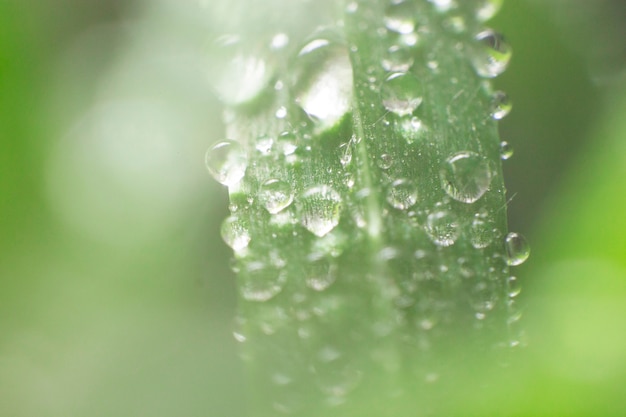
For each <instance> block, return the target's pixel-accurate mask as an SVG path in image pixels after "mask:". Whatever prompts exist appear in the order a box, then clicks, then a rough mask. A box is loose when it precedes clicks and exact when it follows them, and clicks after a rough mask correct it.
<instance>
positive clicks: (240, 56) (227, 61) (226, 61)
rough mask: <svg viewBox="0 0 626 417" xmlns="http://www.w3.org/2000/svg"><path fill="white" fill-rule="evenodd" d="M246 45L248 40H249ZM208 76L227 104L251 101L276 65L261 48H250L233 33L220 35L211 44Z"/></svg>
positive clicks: (268, 78) (265, 83) (270, 75)
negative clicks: (259, 49) (257, 49)
mask: <svg viewBox="0 0 626 417" xmlns="http://www.w3.org/2000/svg"><path fill="white" fill-rule="evenodd" d="M246 45H247V44H246ZM210 56H211V57H212V62H211V65H209V66H208V77H207V78H208V80H209V83H211V86H212V87H213V88H214V89H215V91H216V92H217V94H218V95H219V97H220V99H222V100H223V101H224V102H226V103H228V104H233V105H234V104H241V103H245V102H248V101H250V100H252V99H254V98H255V97H257V96H258V95H259V93H260V92H261V91H262V90H263V88H265V87H266V86H267V85H268V83H269V82H270V81H271V79H272V77H273V73H274V69H275V67H274V65H272V64H271V63H270V61H268V60H266V59H264V58H263V54H262V53H261V52H260V51H255V50H247V49H246V48H245V47H244V43H243V42H241V39H240V38H239V37H237V36H234V35H225V36H221V37H219V38H218V39H216V40H215V42H213V44H212V45H211V52H210Z"/></svg>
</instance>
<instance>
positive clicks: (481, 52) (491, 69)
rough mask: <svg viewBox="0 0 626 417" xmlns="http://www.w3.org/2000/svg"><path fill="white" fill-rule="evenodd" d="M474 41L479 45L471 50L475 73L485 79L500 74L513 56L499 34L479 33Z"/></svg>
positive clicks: (490, 32)
mask: <svg viewBox="0 0 626 417" xmlns="http://www.w3.org/2000/svg"><path fill="white" fill-rule="evenodd" d="M475 39H476V41H477V42H478V44H479V45H478V46H477V47H475V48H474V49H473V51H472V53H471V56H470V58H471V60H472V64H473V66H474V69H475V70H476V73H477V74H478V75H480V76H481V77H485V78H494V77H497V76H498V75H500V74H502V73H503V72H504V71H505V70H506V68H507V67H508V65H509V62H510V61H511V56H512V55H513V50H512V49H511V46H510V45H509V44H508V43H507V42H506V41H505V40H504V37H503V36H502V35H501V34H499V33H498V32H495V31H493V30H491V29H487V30H484V31H482V32H480V33H479V34H478V35H476V37H475Z"/></svg>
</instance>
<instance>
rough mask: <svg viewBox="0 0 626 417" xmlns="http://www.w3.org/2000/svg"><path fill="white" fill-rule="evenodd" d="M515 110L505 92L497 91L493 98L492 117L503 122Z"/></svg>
mask: <svg viewBox="0 0 626 417" xmlns="http://www.w3.org/2000/svg"><path fill="white" fill-rule="evenodd" d="M512 109H513V103H511V100H510V99H509V96H508V95H507V94H506V93H505V92H504V91H496V92H495V93H493V96H492V97H491V117H492V118H493V119H494V120H501V119H504V118H505V117H506V115H508V114H509V113H510V112H511V110H512Z"/></svg>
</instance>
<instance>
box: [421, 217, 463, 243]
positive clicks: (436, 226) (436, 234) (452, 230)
mask: <svg viewBox="0 0 626 417" xmlns="http://www.w3.org/2000/svg"><path fill="white" fill-rule="evenodd" d="M424 230H425V231H426V234H428V237H430V239H431V240H432V241H433V243H435V244H436V245H438V246H443V247H446V246H452V245H454V242H456V240H457V239H458V238H459V235H460V233H461V231H460V229H459V224H458V222H457V220H456V217H455V216H454V215H453V214H452V213H450V212H448V211H436V212H434V213H431V214H429V215H428V217H427V218H426V224H425V225H424Z"/></svg>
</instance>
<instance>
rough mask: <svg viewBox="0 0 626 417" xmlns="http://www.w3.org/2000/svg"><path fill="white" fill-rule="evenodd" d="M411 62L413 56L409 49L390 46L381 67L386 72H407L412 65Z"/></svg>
mask: <svg viewBox="0 0 626 417" xmlns="http://www.w3.org/2000/svg"><path fill="white" fill-rule="evenodd" d="M413 62H414V58H413V54H412V52H411V50H410V49H409V48H406V47H404V48H403V47H401V46H400V45H392V46H390V47H389V49H387V53H386V54H385V57H384V58H383V59H382V61H381V65H382V67H383V68H384V69H385V70H386V71H392V72H407V71H408V70H409V69H410V68H411V66H412V65H413Z"/></svg>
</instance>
